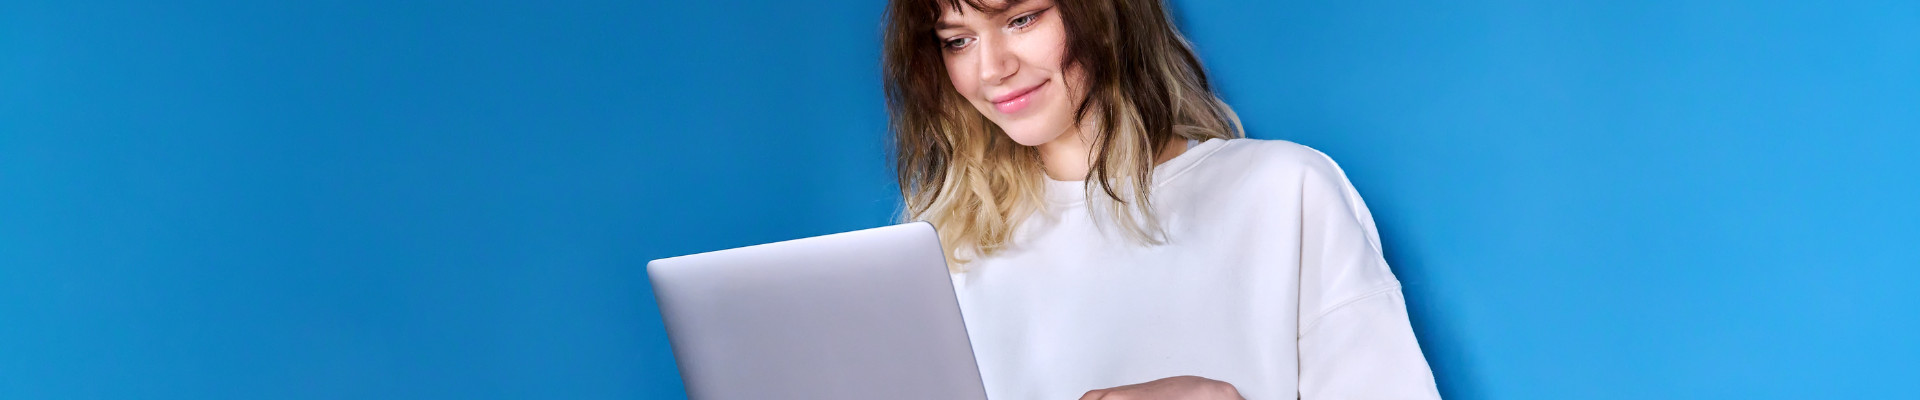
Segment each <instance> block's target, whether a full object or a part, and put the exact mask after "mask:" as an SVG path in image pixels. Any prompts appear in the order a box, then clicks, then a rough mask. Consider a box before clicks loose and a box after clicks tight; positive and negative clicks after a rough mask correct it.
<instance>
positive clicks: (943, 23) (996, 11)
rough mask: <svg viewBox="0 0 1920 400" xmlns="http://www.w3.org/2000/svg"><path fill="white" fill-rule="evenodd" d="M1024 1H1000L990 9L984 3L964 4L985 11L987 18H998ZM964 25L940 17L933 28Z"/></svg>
mask: <svg viewBox="0 0 1920 400" xmlns="http://www.w3.org/2000/svg"><path fill="white" fill-rule="evenodd" d="M1026 2H1027V0H1007V1H1006V2H1004V3H1001V4H1000V5H999V6H997V7H992V8H991V9H988V8H985V5H984V4H983V5H982V7H974V2H971V1H969V2H967V3H966V6H967V7H970V8H973V9H974V10H975V11H979V12H982V13H986V14H987V18H999V17H1000V16H1002V15H1006V14H1007V13H1008V12H1011V11H1013V9H1015V8H1019V7H1020V5H1021V4H1024V3H1026ZM965 27H966V24H961V23H958V22H951V21H947V20H946V19H944V18H943V19H940V20H939V21H935V22H934V25H933V30H936V31H941V30H947V29H952V28H965Z"/></svg>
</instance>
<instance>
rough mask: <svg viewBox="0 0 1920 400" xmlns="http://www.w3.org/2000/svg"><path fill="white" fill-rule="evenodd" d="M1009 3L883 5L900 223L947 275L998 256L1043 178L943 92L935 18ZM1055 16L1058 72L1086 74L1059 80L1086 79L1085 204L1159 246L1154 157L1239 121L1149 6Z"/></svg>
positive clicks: (1069, 0)
mask: <svg viewBox="0 0 1920 400" xmlns="http://www.w3.org/2000/svg"><path fill="white" fill-rule="evenodd" d="M1020 1H1021V0H1011V2H1009V3H1007V4H1003V5H1001V6H998V7H993V6H989V5H987V4H984V3H982V0H893V1H891V2H890V4H889V5H888V10H887V26H886V32H885V39H884V40H885V44H884V46H885V48H884V49H883V53H884V55H883V60H882V73H883V75H884V78H885V84H886V95H887V107H888V113H889V116H890V117H891V119H892V126H891V128H892V131H893V132H892V133H893V142H894V153H893V158H894V167H895V172H896V173H897V174H898V179H899V184H900V191H901V195H902V197H903V198H904V199H905V202H906V204H905V215H903V217H904V218H905V219H921V220H926V221H928V222H931V223H933V225H934V226H935V228H936V229H937V230H938V231H939V233H940V238H941V241H942V242H943V244H944V245H945V248H946V250H947V252H948V254H947V256H948V258H949V260H950V262H951V263H950V265H952V266H953V268H955V269H956V270H958V269H959V268H960V266H961V265H962V264H964V263H965V262H966V261H968V260H970V259H971V258H973V256H985V255H991V254H993V253H994V252H997V251H999V250H1000V249H1002V248H1003V247H1004V246H1005V245H1006V243H1007V242H1008V241H1009V240H1010V239H1011V237H1012V234H1013V231H1014V228H1016V227H1017V224H1018V223H1019V221H1021V220H1023V219H1025V218H1026V217H1027V216H1028V215H1030V214H1031V213H1032V212H1034V211H1036V210H1038V209H1040V208H1041V207H1043V206H1044V204H1045V203H1044V201H1042V194H1041V191H1042V190H1044V185H1043V184H1042V180H1041V177H1042V176H1043V175H1042V174H1043V172H1042V170H1041V166H1040V159H1039V152H1038V150H1036V149H1034V148H1032V147H1028V146H1022V145H1020V144H1018V143H1015V142H1013V140H1012V139H1011V138H1009V137H1007V135H1006V134H1005V133H1004V132H1002V131H1001V130H1000V128H999V127H998V126H996V125H995V124H994V123H993V122H992V121H989V120H987V119H986V116H984V115H981V114H980V112H979V111H978V110H975V109H974V108H972V106H971V105H970V104H969V103H968V102H967V101H966V99H965V97H962V96H961V95H960V93H959V92H957V91H955V90H954V88H953V84H952V82H951V81H950V80H948V77H947V69H946V63H945V61H944V58H943V54H942V49H941V46H940V41H939V38H938V37H937V36H935V34H934V23H935V22H936V21H938V20H939V18H940V15H941V13H942V11H943V10H944V11H952V12H960V11H961V10H960V7H963V6H964V7H971V8H973V9H974V10H979V11H982V12H988V13H997V12H1000V11H1004V9H1005V8H1010V7H1012V5H1013V4H1016V3H1018V2H1020ZM1057 9H1058V10H1059V12H1060V18H1061V21H1062V22H1063V27H1064V28H1065V30H1066V57H1065V59H1066V61H1064V62H1065V64H1066V65H1063V66H1062V67H1066V66H1076V67H1079V68H1081V69H1082V71H1083V72H1084V76H1085V81H1084V82H1065V83H1066V84H1068V85H1079V84H1084V85H1085V88H1084V90H1082V91H1080V92H1082V93H1086V94H1087V95H1086V99H1085V101H1083V102H1081V103H1080V104H1079V106H1078V108H1077V109H1076V110H1075V112H1074V122H1075V123H1076V124H1079V126H1082V127H1087V129H1091V130H1092V132H1093V135H1092V136H1093V137H1094V142H1093V153H1094V154H1095V155H1094V159H1093V164H1092V168H1091V169H1090V170H1089V172H1088V176H1087V180H1086V190H1087V191H1088V194H1089V196H1088V199H1089V200H1090V203H1091V200H1093V199H1096V198H1101V197H1100V196H1094V195H1095V194H1096V193H1100V194H1104V195H1105V196H1104V198H1105V199H1111V200H1112V204H1111V205H1112V207H1105V209H1106V210H1107V211H1108V215H1109V216H1110V217H1112V218H1113V219H1114V220H1116V221H1117V222H1119V225H1120V227H1121V228H1123V229H1124V230H1125V231H1126V232H1127V233H1128V234H1129V236H1130V237H1132V238H1134V239H1137V240H1138V241H1140V242H1143V243H1150V244H1157V243H1160V242H1161V241H1162V240H1164V239H1165V238H1164V233H1163V232H1161V229H1160V225H1159V221H1158V219H1157V218H1156V217H1155V216H1154V214H1153V212H1152V209H1151V207H1150V203H1149V197H1148V195H1149V194H1150V193H1149V192H1150V186H1151V184H1152V177H1153V176H1152V171H1153V165H1154V160H1155V155H1158V154H1160V153H1161V152H1162V151H1163V150H1165V149H1166V147H1167V145H1168V143H1170V142H1171V141H1172V140H1173V139H1174V138H1176V137H1179V138H1187V139H1204V138H1234V137H1242V136H1245V133H1244V130H1243V128H1242V127H1241V126H1240V120H1239V117H1238V116H1236V115H1235V114H1234V112H1233V109H1232V108H1229V107H1227V105H1226V103H1224V102H1221V101H1220V99H1219V97H1217V96H1215V95H1214V92H1213V89H1212V87H1211V86H1209V84H1208V82H1207V77H1206V72H1205V71H1204V70H1203V69H1202V68H1201V65H1200V60H1199V58H1197V57H1195V56H1194V53H1193V49H1192V46H1191V45H1190V44H1189V43H1188V42H1187V40H1186V38H1184V37H1182V36H1181V35H1180V32H1179V31H1178V30H1177V29H1175V28H1174V26H1173V22H1172V20H1171V18H1169V15H1168V14H1167V10H1166V7H1165V5H1164V4H1162V3H1161V1H1160V0H1088V1H1075V0H1058V5H1057ZM1096 186H1097V189H1096ZM1096 190H1097V192H1096ZM1088 209H1089V210H1095V209H1096V207H1092V204H1089V207H1088ZM1096 220H1098V219H1096Z"/></svg>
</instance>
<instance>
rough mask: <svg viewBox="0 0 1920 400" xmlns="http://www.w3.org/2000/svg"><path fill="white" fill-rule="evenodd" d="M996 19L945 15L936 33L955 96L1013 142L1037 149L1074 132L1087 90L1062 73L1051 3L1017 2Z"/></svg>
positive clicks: (968, 11)
mask: <svg viewBox="0 0 1920 400" xmlns="http://www.w3.org/2000/svg"><path fill="white" fill-rule="evenodd" d="M1018 3H1019V4H1015V5H1013V7H1011V8H1007V9H1006V11H1005V12H1002V13H998V14H986V13H984V12H981V11H980V10H975V9H973V8H971V7H965V6H963V7H960V12H957V13H956V12H954V11H953V10H947V11H946V12H945V13H943V14H942V15H941V16H940V22H939V23H938V25H937V26H938V28H937V29H936V30H935V31H934V33H935V34H936V35H939V37H940V44H941V47H942V49H941V51H942V52H943V53H944V54H945V55H946V56H945V59H946V64H947V77H948V78H949V79H951V80H952V81H953V88H954V89H956V90H958V91H959V92H960V95H961V96H964V97H966V98H967V102H969V103H973V108H974V109H976V110H980V113H981V114H984V115H986V116H987V119H988V120H991V121H993V123H994V124H995V125H999V126H1000V129H1001V130H1003V131H1006V132H1007V135H1008V136H1011V137H1012V138H1013V141H1015V142H1019V143H1020V144H1022V145H1027V146H1038V145H1040V144H1043V143H1047V142H1051V141H1053V140H1054V139H1057V138H1059V137H1060V135H1061V134H1062V133H1065V132H1067V130H1068V129H1069V128H1072V125H1073V111H1074V109H1075V107H1077V106H1079V104H1080V101H1081V99H1082V98H1083V97H1084V96H1085V95H1084V94H1082V93H1074V92H1072V91H1071V90H1069V89H1068V87H1067V82H1069V79H1075V81H1073V82H1074V85H1073V87H1076V88H1078V87H1084V85H1081V84H1080V82H1078V81H1077V79H1080V78H1081V75H1082V74H1081V73H1080V72H1079V69H1078V68H1073V71H1071V72H1072V73H1071V74H1069V73H1068V72H1069V71H1065V68H1063V67H1062V66H1061V63H1062V61H1064V57H1065V55H1066V50H1067V47H1066V38H1067V36H1066V29H1065V27H1064V26H1062V24H1061V21H1060V15H1059V11H1058V10H1056V9H1055V8H1054V2H1053V0H1031V1H1024V2H1018Z"/></svg>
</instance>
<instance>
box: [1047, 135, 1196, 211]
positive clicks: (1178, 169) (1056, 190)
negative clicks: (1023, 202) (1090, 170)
mask: <svg viewBox="0 0 1920 400" xmlns="http://www.w3.org/2000/svg"><path fill="white" fill-rule="evenodd" d="M1226 143H1227V140H1226V139H1205V140H1202V141H1200V143H1199V144H1194V145H1190V146H1188V147H1187V150H1186V151H1183V152H1180V155H1177V156H1173V159H1170V160H1167V161H1166V162H1163V163H1160V165H1155V166H1154V167H1153V183H1152V185H1153V188H1155V189H1158V188H1160V187H1161V186H1164V185H1166V183H1167V182H1168V181H1172V180H1173V179H1174V178H1178V177H1179V176H1180V175H1181V173H1183V172H1186V171H1187V170H1188V169H1190V168H1193V166H1194V165H1195V164H1199V163H1200V161H1201V160H1204V159H1206V158H1207V156H1209V155H1212V154H1213V152H1214V151H1217V150H1220V147H1221V146H1225V145H1226ZM1040 179H1042V180H1044V181H1045V183H1046V191H1047V193H1046V198H1047V202H1048V203H1054V204H1059V205H1072V204H1078V203H1084V202H1086V201H1087V189H1086V182H1087V181H1085V180H1078V181H1063V180H1057V179H1053V177H1049V176H1047V175H1046V173H1041V174H1040ZM1095 190H1099V189H1095Z"/></svg>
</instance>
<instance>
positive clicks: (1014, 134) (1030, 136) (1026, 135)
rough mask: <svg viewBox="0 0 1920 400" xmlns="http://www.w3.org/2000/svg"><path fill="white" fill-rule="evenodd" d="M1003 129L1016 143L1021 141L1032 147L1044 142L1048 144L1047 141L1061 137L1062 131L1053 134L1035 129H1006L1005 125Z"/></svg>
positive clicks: (1021, 143)
mask: <svg viewBox="0 0 1920 400" xmlns="http://www.w3.org/2000/svg"><path fill="white" fill-rule="evenodd" d="M1001 130H1003V131H1006V132H1007V137H1008V138H1010V139H1013V142H1014V143H1019V144H1020V145H1022V146H1030V147H1031V146H1039V145H1042V144H1046V143H1047V142H1051V141H1053V140H1054V139H1058V138H1060V132H1053V133H1051V134H1047V133H1040V132H1034V129H1018V130H1015V129H1005V128H1004V127H1003V128H1002V129H1001Z"/></svg>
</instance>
